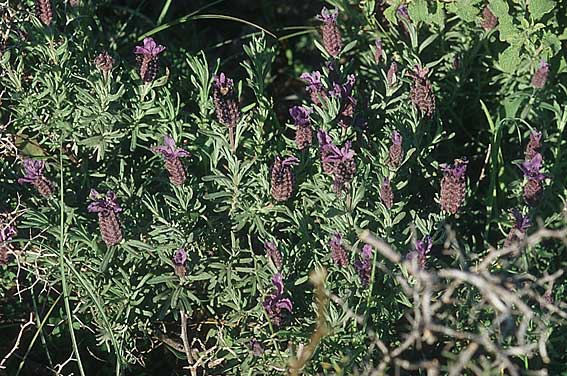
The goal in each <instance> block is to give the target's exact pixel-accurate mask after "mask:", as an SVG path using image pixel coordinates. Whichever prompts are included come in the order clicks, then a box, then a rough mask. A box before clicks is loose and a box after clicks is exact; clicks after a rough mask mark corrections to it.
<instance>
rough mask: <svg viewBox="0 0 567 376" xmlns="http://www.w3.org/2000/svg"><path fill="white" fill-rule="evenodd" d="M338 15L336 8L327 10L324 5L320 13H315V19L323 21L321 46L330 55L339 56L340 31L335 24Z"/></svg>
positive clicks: (340, 45)
mask: <svg viewBox="0 0 567 376" xmlns="http://www.w3.org/2000/svg"><path fill="white" fill-rule="evenodd" d="M338 15H339V10H338V9H336V8H335V9H334V10H328V9H327V8H325V7H323V10H321V13H320V14H318V15H317V19H318V20H319V21H322V22H323V26H322V27H321V34H322V36H323V46H324V47H325V50H326V51H327V52H328V53H329V55H331V56H332V57H337V56H339V53H340V52H341V49H342V47H343V41H342V37H341V32H340V31H339V28H338V26H337V17H338Z"/></svg>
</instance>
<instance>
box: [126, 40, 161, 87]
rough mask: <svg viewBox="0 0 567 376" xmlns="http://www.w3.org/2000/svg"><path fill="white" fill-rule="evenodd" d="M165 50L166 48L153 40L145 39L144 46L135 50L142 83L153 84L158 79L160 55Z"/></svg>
mask: <svg viewBox="0 0 567 376" xmlns="http://www.w3.org/2000/svg"><path fill="white" fill-rule="evenodd" d="M164 50H165V47H164V46H161V45H158V44H157V43H156V41H155V40H154V39H153V38H144V42H143V43H142V45H141V46H136V48H134V54H136V55H137V58H136V59H137V61H138V64H139V70H140V77H141V78H142V81H144V82H152V81H153V80H155V79H156V76H157V71H158V69H159V61H158V55H159V54H160V53H162V52H163V51H164Z"/></svg>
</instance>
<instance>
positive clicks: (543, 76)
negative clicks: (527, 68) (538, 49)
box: [532, 59, 549, 89]
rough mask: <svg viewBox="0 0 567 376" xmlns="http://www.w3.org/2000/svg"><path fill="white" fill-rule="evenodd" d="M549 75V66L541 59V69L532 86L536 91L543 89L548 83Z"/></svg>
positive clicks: (538, 70)
mask: <svg viewBox="0 0 567 376" xmlns="http://www.w3.org/2000/svg"><path fill="white" fill-rule="evenodd" d="M548 74H549V64H548V63H546V62H545V60H544V59H541V61H540V62H539V68H538V69H537V71H536V72H535V74H534V76H533V77H532V86H533V87H535V88H536V89H542V88H543V87H544V86H545V83H546V82H547V75H548Z"/></svg>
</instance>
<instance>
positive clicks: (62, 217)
mask: <svg viewBox="0 0 567 376" xmlns="http://www.w3.org/2000/svg"><path fill="white" fill-rule="evenodd" d="M59 171H60V178H59V220H60V222H59V226H60V227H59V272H60V273H61V285H62V286H63V301H64V303H65V313H66V315H67V324H68V325H69V332H70V334H71V342H72V345H73V352H74V353H75V357H76V361H77V365H78V366H79V373H80V374H81V376H85V370H84V369H83V363H82V362H81V355H80V353H79V347H78V346H77V339H76V338H75V330H74V329H73V316H72V312H71V306H70V304H69V286H67V276H66V274H65V257H64V255H63V250H64V245H65V237H66V234H65V202H64V200H63V193H64V189H63V143H61V147H60V148H59Z"/></svg>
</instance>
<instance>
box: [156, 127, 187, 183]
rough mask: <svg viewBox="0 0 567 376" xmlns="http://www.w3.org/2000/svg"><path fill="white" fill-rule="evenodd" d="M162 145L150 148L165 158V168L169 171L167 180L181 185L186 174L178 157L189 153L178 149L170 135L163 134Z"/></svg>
mask: <svg viewBox="0 0 567 376" xmlns="http://www.w3.org/2000/svg"><path fill="white" fill-rule="evenodd" d="M163 141H164V145H163V146H155V147H153V148H152V151H153V152H154V153H159V154H161V155H163V157H164V159H165V169H166V170H167V172H168V173H169V181H170V182H171V184H174V185H178V186H179V185H183V183H185V180H186V179H187V174H186V172H185V168H184V167H183V163H182V162H181V160H180V159H179V158H183V157H190V156H191V153H189V152H188V151H186V150H183V149H180V148H178V147H177V146H176V145H175V141H174V140H173V138H171V137H170V136H165V137H164V139H163Z"/></svg>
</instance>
